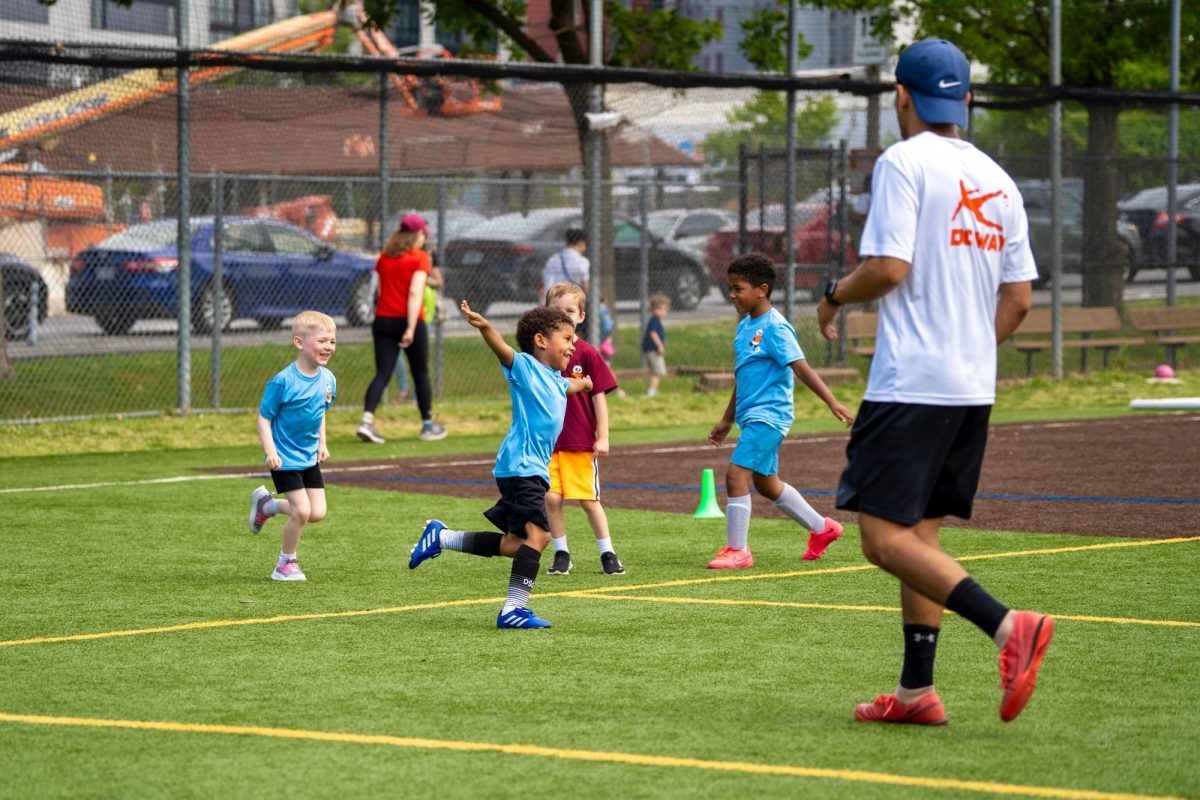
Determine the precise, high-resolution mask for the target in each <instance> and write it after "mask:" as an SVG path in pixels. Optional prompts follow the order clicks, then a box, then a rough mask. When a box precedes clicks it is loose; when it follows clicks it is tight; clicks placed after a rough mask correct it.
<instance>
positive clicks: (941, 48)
mask: <svg viewBox="0 0 1200 800" xmlns="http://www.w3.org/2000/svg"><path fill="white" fill-rule="evenodd" d="M896 83H899V84H900V85H902V86H903V87H904V88H905V89H907V90H908V92H909V94H911V95H912V98H913V104H914V105H915V106H916V108H917V116H918V117H920V118H921V119H923V120H924V121H925V122H928V123H929V124H930V125H941V124H945V123H950V122H953V123H954V124H955V125H957V126H958V127H960V128H965V127H967V104H966V102H965V100H966V98H967V92H969V91H970V90H971V65H970V64H969V63H967V57H966V56H964V55H963V53H962V50H959V49H958V48H957V47H955V46H954V45H953V44H952V43H950V42H948V41H946V40H945V39H925V40H924V41H920V42H917V43H916V44H912V45H909V46H908V47H907V48H905V50H904V52H903V53H901V54H900V60H899V61H898V62H897V63H896Z"/></svg>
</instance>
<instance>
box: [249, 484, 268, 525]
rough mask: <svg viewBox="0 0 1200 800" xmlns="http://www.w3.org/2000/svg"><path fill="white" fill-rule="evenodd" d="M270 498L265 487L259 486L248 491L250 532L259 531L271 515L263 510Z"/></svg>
mask: <svg viewBox="0 0 1200 800" xmlns="http://www.w3.org/2000/svg"><path fill="white" fill-rule="evenodd" d="M270 499H271V493H270V492H268V491H267V487H265V486H260V487H258V488H257V489H255V490H254V491H253V492H251V493H250V532H251V533H259V532H261V531H262V528H263V525H265V524H266V522H267V520H269V519H270V518H271V515H270V514H268V513H266V512H265V511H263V506H265V505H266V504H267V501H268V500H270Z"/></svg>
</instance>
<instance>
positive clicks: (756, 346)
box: [733, 308, 804, 434]
mask: <svg viewBox="0 0 1200 800" xmlns="http://www.w3.org/2000/svg"><path fill="white" fill-rule="evenodd" d="M733 357H734V367H733V370H734V375H735V376H736V379H737V408H736V409H735V410H734V421H735V422H737V424H738V427H739V428H744V427H745V423H747V422H765V423H766V424H768V425H770V426H771V427H772V428H775V429H776V430H779V431H782V432H783V433H785V434H786V433H787V432H788V430H789V429H790V428H791V427H792V420H793V419H794V418H795V411H794V410H793V408H792V396H793V393H792V388H793V384H794V381H795V378H794V377H793V375H792V368H791V366H789V365H790V364H791V363H792V362H793V361H798V360H799V359H802V358H804V352H803V351H802V350H801V349H800V342H799V341H797V339H796V329H795V328H793V327H792V326H791V323H789V322H788V321H787V320H786V319H784V316H783V315H782V314H780V313H779V312H778V311H777V310H775V309H774V308H772V309H771V310H770V311H768V312H767V313H765V314H763V315H762V316H760V317H758V318H751V317H750V315H749V314H747V315H746V316H744V317H742V321H741V322H739V323H738V327H737V333H736V334H735V335H734V337H733Z"/></svg>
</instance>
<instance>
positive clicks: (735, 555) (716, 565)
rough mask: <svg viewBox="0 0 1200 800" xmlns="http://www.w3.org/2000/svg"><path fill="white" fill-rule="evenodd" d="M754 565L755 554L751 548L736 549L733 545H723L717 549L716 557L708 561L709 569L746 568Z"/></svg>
mask: <svg viewBox="0 0 1200 800" xmlns="http://www.w3.org/2000/svg"><path fill="white" fill-rule="evenodd" d="M753 566H754V556H752V555H751V554H750V548H749V547H747V548H746V549H745V550H735V549H734V548H732V547H722V548H721V549H720V550H718V551H717V555H716V558H714V559H713V560H712V561H710V562H708V568H709V569H746V568H747V567H753Z"/></svg>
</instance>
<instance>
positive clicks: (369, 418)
mask: <svg viewBox="0 0 1200 800" xmlns="http://www.w3.org/2000/svg"><path fill="white" fill-rule="evenodd" d="M374 421H375V414H374V412H371V411H364V412H363V417H362V424H363V425H370V424H371V423H372V422H374Z"/></svg>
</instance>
